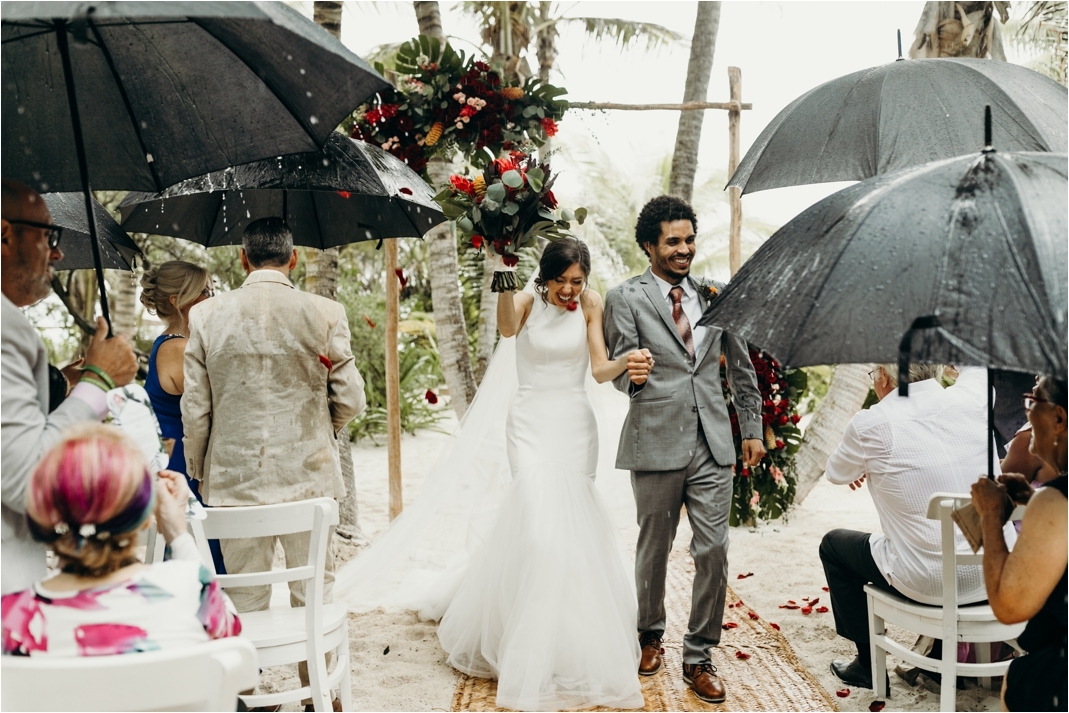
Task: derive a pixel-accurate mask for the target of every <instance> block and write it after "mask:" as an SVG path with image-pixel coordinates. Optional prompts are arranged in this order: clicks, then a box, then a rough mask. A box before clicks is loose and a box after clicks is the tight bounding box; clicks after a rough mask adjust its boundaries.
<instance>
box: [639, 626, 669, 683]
mask: <svg viewBox="0 0 1069 713" xmlns="http://www.w3.org/2000/svg"><path fill="white" fill-rule="evenodd" d="M638 643H639V645H640V646H641V647H642V660H641V661H639V662H638V673H639V675H640V676H652V675H653V674H655V673H659V672H660V670H661V669H662V668H664V659H663V658H661V657H662V656H664V648H662V646H661V636H660V634H658V633H657V632H656V631H644V632H642V634H641V635H640V636H639V637H638Z"/></svg>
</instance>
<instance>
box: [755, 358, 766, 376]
mask: <svg viewBox="0 0 1069 713" xmlns="http://www.w3.org/2000/svg"><path fill="white" fill-rule="evenodd" d="M753 370H754V371H755V372H757V375H758V376H761V375H763V374H767V373H768V364H766V363H765V361H764V359H754V360H753Z"/></svg>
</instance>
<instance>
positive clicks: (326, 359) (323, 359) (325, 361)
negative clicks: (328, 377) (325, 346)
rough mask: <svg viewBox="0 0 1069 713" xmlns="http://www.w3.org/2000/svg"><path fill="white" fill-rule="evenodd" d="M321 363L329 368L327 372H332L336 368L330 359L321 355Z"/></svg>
mask: <svg viewBox="0 0 1069 713" xmlns="http://www.w3.org/2000/svg"><path fill="white" fill-rule="evenodd" d="M319 363H320V364H322V365H323V366H325V367H327V371H330V370H331V369H332V368H333V367H334V364H332V363H331V361H330V358H329V357H325V356H323V355H322V354H320V355H319Z"/></svg>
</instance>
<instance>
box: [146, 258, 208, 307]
mask: <svg viewBox="0 0 1069 713" xmlns="http://www.w3.org/2000/svg"><path fill="white" fill-rule="evenodd" d="M210 278H211V275H209V274H208V271H207V270H205V269H204V268H203V267H201V266H200V265H194V264H193V263H191V262H183V261H181V260H171V261H169V262H165V263H163V264H161V265H157V266H155V267H150V268H149V269H147V270H145V274H144V276H143V277H142V278H141V304H143V305H145V309H147V310H148V311H149V314H156V315H159V316H160V317H162V318H164V319H167V318H168V317H173V316H174V315H175V314H177V313H178V312H179V311H180V310H182V309H183V308H185V307H186V306H187V305H190V304H193V302H195V301H196V299H197V298H198V297H200V293H201V292H203V291H204V286H205V285H206V284H208V280H209V279H210ZM172 296H173V297H174V298H175V301H174V304H171V297H172Z"/></svg>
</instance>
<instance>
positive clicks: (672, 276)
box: [652, 253, 694, 284]
mask: <svg viewBox="0 0 1069 713" xmlns="http://www.w3.org/2000/svg"><path fill="white" fill-rule="evenodd" d="M675 257H676V253H672V254H671V255H668V256H664V255H661V254H660V253H655V254H654V255H653V259H652V263H653V265H654V266H655V267H656V268H657V269H658V271H660V272H661V273H662V274H663V275H665V276H666V277H667V278H668V282H671V283H673V284H679V283H680V282H682V281H683V279H684V278H685V277H687V275H689V274H690V266H691V265H692V264H693V263H694V254H693V253H690V254H688V255H687V260H686V261H685V262H683V261H681V260H676V259H674V258H675Z"/></svg>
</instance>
